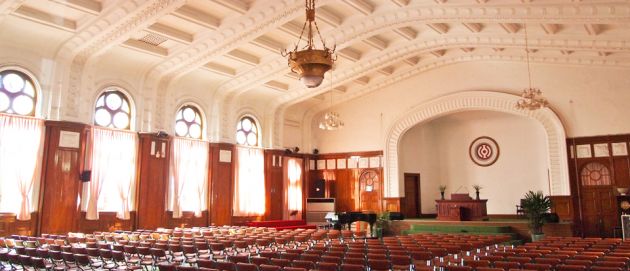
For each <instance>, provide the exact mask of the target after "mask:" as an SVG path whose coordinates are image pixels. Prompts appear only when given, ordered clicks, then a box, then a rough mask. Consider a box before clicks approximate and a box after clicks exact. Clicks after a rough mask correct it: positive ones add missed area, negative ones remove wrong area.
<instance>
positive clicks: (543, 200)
mask: <svg viewBox="0 0 630 271" xmlns="http://www.w3.org/2000/svg"><path fill="white" fill-rule="evenodd" d="M521 205H522V208H523V213H525V216H527V219H528V220H529V230H530V233H531V234H532V241H536V240H540V239H542V238H543V237H544V236H545V235H544V234H543V232H542V227H543V225H544V224H545V213H547V212H548V211H549V210H550V209H551V199H549V197H547V196H545V195H543V193H542V191H538V192H534V191H529V192H527V194H525V198H523V201H522V204H521Z"/></svg>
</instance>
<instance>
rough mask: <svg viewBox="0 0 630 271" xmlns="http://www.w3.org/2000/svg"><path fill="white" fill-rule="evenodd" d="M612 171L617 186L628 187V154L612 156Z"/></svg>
mask: <svg viewBox="0 0 630 271" xmlns="http://www.w3.org/2000/svg"><path fill="white" fill-rule="evenodd" d="M612 159H613V165H612V171H613V172H614V173H615V185H616V186H617V187H630V166H629V164H630V161H629V160H630V159H628V156H616V157H613V158H612Z"/></svg>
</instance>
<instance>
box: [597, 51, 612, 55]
mask: <svg viewBox="0 0 630 271" xmlns="http://www.w3.org/2000/svg"><path fill="white" fill-rule="evenodd" d="M610 54H611V52H597V55H599V56H609V55H610Z"/></svg>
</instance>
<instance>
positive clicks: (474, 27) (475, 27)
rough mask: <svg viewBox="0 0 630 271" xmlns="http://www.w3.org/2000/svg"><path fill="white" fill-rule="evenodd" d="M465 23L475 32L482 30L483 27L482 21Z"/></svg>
mask: <svg viewBox="0 0 630 271" xmlns="http://www.w3.org/2000/svg"><path fill="white" fill-rule="evenodd" d="M463 25H464V26H465V27H466V28H468V30H470V32H473V33H479V32H481V29H482V28H483V26H482V25H481V24H480V23H463Z"/></svg>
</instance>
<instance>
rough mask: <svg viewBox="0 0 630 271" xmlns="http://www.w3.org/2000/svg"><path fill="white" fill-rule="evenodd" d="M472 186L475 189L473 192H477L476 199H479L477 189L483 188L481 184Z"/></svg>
mask: <svg viewBox="0 0 630 271" xmlns="http://www.w3.org/2000/svg"><path fill="white" fill-rule="evenodd" d="M473 188H474V189H475V193H476V194H477V200H479V190H481V188H483V187H482V186H481V185H478V184H475V185H473Z"/></svg>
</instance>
